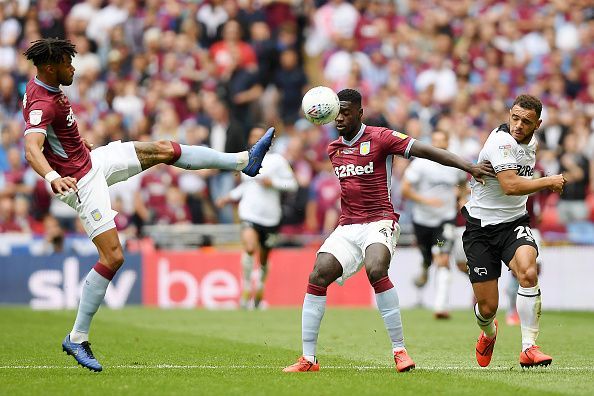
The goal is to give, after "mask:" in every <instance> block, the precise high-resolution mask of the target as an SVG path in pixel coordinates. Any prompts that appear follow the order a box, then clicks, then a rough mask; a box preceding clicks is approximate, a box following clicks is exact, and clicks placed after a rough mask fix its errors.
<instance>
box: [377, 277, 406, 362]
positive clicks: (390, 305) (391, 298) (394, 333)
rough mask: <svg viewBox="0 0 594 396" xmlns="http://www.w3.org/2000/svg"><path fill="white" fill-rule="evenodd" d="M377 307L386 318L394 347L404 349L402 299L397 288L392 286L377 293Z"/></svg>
mask: <svg viewBox="0 0 594 396" xmlns="http://www.w3.org/2000/svg"><path fill="white" fill-rule="evenodd" d="M375 301H376V303H377V308H378V309H379V311H380V314H381V315H382V318H383V319H384V324H385V325H386V330H388V335H389V336H390V340H391V341H392V348H393V350H394V351H396V349H399V348H402V349H404V335H403V333H402V318H401V317H400V301H399V300H398V293H397V292H396V288H395V287H392V288H390V289H388V290H386V291H383V292H381V293H376V294H375Z"/></svg>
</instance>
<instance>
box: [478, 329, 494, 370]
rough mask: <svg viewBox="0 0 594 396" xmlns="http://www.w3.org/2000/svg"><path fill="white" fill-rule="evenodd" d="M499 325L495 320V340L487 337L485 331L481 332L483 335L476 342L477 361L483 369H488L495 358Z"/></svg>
mask: <svg viewBox="0 0 594 396" xmlns="http://www.w3.org/2000/svg"><path fill="white" fill-rule="evenodd" d="M498 330H499V325H498V323H497V319H495V335H494V336H493V338H489V337H487V336H486V335H485V332H484V331H481V335H480V336H479V338H478V340H477V341H476V361H477V363H478V364H479V366H481V367H487V366H488V365H489V363H491V358H492V357H493V348H494V347H495V340H496V339H497V331H498Z"/></svg>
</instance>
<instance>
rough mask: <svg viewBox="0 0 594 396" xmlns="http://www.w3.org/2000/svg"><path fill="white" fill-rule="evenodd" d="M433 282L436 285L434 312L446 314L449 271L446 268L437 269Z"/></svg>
mask: <svg viewBox="0 0 594 396" xmlns="http://www.w3.org/2000/svg"><path fill="white" fill-rule="evenodd" d="M435 280H436V283H437V290H436V291H435V312H446V311H447V305H448V294H449V291H450V269H449V268H448V267H437V273H436V277H435Z"/></svg>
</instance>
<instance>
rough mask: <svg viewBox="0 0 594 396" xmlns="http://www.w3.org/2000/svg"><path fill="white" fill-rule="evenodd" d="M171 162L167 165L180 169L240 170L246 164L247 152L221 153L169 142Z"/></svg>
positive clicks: (206, 148) (205, 148) (201, 147)
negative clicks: (171, 154)
mask: <svg viewBox="0 0 594 396" xmlns="http://www.w3.org/2000/svg"><path fill="white" fill-rule="evenodd" d="M171 145H172V146H173V153H174V155H173V160H172V161H171V162H170V163H169V164H170V165H173V166H175V167H177V168H182V169H192V170H196V169H224V170H238V171H239V170H242V169H243V168H245V167H246V166H247V164H248V161H249V158H248V152H247V151H242V152H240V153H221V152H220V151H216V150H213V149H211V148H208V147H204V146H187V145H184V144H179V143H176V142H171Z"/></svg>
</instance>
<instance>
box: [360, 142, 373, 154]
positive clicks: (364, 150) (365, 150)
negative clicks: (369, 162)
mask: <svg viewBox="0 0 594 396" xmlns="http://www.w3.org/2000/svg"><path fill="white" fill-rule="evenodd" d="M370 151H371V142H363V143H361V145H360V146H359V154H361V155H367V154H369V152H370Z"/></svg>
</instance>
